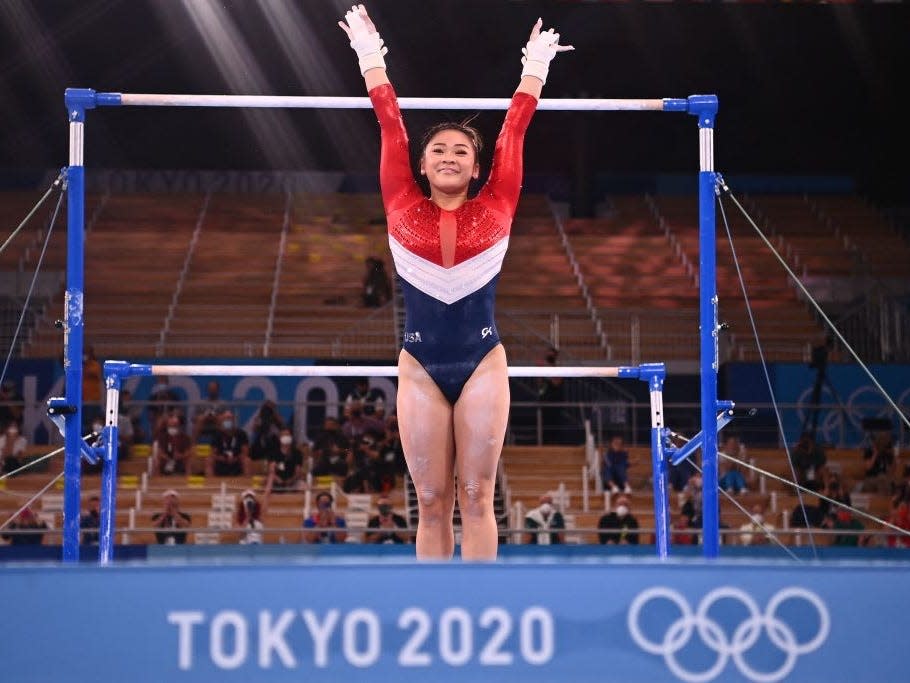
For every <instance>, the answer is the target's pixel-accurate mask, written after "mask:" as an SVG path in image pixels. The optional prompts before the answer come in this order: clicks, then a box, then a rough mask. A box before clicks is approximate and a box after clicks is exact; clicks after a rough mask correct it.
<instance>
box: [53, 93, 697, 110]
mask: <svg viewBox="0 0 910 683" xmlns="http://www.w3.org/2000/svg"><path fill="white" fill-rule="evenodd" d="M693 97H699V96H693ZM66 101H67V105H68V106H69V107H70V108H71V109H72V108H73V107H81V108H84V109H92V108H94V107H117V106H134V107H223V108H244V107H245V108H266V109H276V108H285V109H372V107H373V105H372V103H371V102H370V98H369V97H334V96H323V95H305V96H282V95H179V94H171V95H168V94H153V93H111V92H95V91H94V90H91V89H88V88H69V89H67V91H66ZM510 102H511V100H510V99H509V98H505V97H499V98H496V97H493V98H489V97H399V98H398V105H399V107H401V108H402V109H444V110H453V109H454V110H467V109H470V110H494V109H495V110H506V109H508V108H509V103H510ZM537 108H538V109H540V110H545V111H688V110H689V103H688V101H687V100H686V99H685V98H682V99H679V98H662V99H660V98H653V99H592V98H582V99H542V100H540V101H539V102H538V103H537Z"/></svg>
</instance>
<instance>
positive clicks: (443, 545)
mask: <svg viewBox="0 0 910 683" xmlns="http://www.w3.org/2000/svg"><path fill="white" fill-rule="evenodd" d="M397 405H398V428H399V430H400V433H401V444H402V447H403V448H404V457H405V460H406V461H407V463H408V471H409V472H410V474H411V479H412V480H413V481H414V488H415V490H416V491H417V508H418V513H419V518H418V521H417V559H418V560H434V559H450V558H451V557H452V554H453V553H454V551H455V535H454V531H453V529H452V513H453V512H454V510H455V479H454V477H455V471H454V462H455V442H454V439H453V435H452V406H451V404H450V403H449V402H448V400H447V399H446V397H445V396H443V395H442V392H441V391H440V390H439V387H438V386H436V383H435V382H434V381H433V380H432V378H431V377H430V376H429V375H428V374H427V371H426V370H424V368H423V366H422V365H421V364H420V363H419V362H418V361H417V360H415V359H414V357H413V356H412V355H411V354H409V353H408V352H407V351H402V352H401V355H400V356H399V357H398V399H397Z"/></svg>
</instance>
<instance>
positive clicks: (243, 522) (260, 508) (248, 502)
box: [236, 489, 269, 545]
mask: <svg viewBox="0 0 910 683" xmlns="http://www.w3.org/2000/svg"><path fill="white" fill-rule="evenodd" d="M268 499H269V497H268V493H266V496H265V501H264V502H263V503H260V502H259V499H258V498H256V492H255V491H253V490H252V489H247V490H246V491H244V492H243V493H241V494H240V500H238V501H237V515H236V517H237V527H238V528H239V529H240V530H241V531H242V534H243V535H242V536H241V537H240V544H241V545H261V544H262V530H263V529H264V528H265V526H264V525H263V523H262V517H263V515H265V509H266V506H267V505H268Z"/></svg>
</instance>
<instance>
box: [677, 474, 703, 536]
mask: <svg viewBox="0 0 910 683" xmlns="http://www.w3.org/2000/svg"><path fill="white" fill-rule="evenodd" d="M702 501H703V499H702V478H701V473H700V472H698V473H696V474H694V475H692V477H691V478H690V479H689V481H688V482H687V483H686V487H685V489H683V504H682V507H681V508H680V512H681V513H682V514H683V515H684V516H685V517H686V523H687V524H688V527H689V528H690V529H700V528H701V527H702V507H703V505H702Z"/></svg>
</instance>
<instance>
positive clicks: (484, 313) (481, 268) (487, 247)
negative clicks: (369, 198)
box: [370, 84, 537, 404]
mask: <svg viewBox="0 0 910 683" xmlns="http://www.w3.org/2000/svg"><path fill="white" fill-rule="evenodd" d="M370 99H371V100H372V102H373V108H374V110H375V111H376V114H377V117H378V118H379V126H380V130H381V133H382V157H381V162H380V170H379V180H380V185H381V188H382V201H383V204H384V205H385V211H386V216H387V218H388V224H389V246H390V247H391V249H392V257H393V259H394V261H395V269H396V270H397V271H398V275H399V277H400V278H401V281H402V288H403V294H404V302H405V332H404V339H403V346H404V348H405V349H406V350H407V351H408V353H410V354H411V355H412V356H414V358H416V359H417V360H418V362H420V364H421V365H422V366H423V367H424V369H425V370H426V371H427V373H429V375H430V377H432V378H433V381H434V382H436V384H437V386H438V387H439V389H440V390H441V391H442V393H443V394H444V395H445V397H446V398H447V399H448V400H449V402H451V403H453V404H454V403H455V401H457V400H458V397H459V396H460V395H461V391H462V389H463V388H464V385H465V383H466V382H467V381H468V379H469V378H470V377H471V375H472V374H473V372H474V369H475V368H476V367H477V365H478V364H479V363H480V361H481V360H483V358H484V356H486V355H487V353H489V351H490V349H492V348H493V347H494V346H496V345H497V344H498V343H499V334H498V333H497V332H496V322H495V320H494V314H493V308H494V300H495V297H496V282H497V280H498V279H499V271H500V269H501V267H502V260H503V258H504V257H505V253H506V248H507V247H508V245H509V230H510V228H511V226H512V218H513V217H514V215H515V209H516V207H517V205H518V196H519V192H520V191H521V175H522V147H523V144H524V134H525V131H526V130H527V127H528V124H529V123H530V121H531V116H532V115H533V114H534V110H535V109H536V107H537V100H536V99H535V98H534V97H533V96H531V95H528V94H526V93H516V94H515V95H514V96H513V98H512V102H511V104H510V106H509V111H508V112H507V113H506V118H505V121H504V122H503V125H502V130H501V131H500V133H499V137H498V138H497V140H496V148H495V150H494V152H493V165H492V167H491V169H490V177H489V179H488V180H487V182H486V183H485V184H484V186H483V187H482V188H481V190H480V192H479V193H478V194H477V196H476V197H475V198H473V199H469V200H467V201H466V202H465V203H464V204H462V205H461V206H460V207H459V208H458V209H456V210H455V211H447V210H445V209H441V208H440V207H439V206H437V205H436V204H434V203H433V202H432V201H430V200H429V199H427V198H426V197H425V196H424V195H423V192H422V191H421V190H420V187H419V186H418V185H417V182H416V181H415V180H414V175H413V173H412V172H411V164H410V158H409V154H408V136H407V132H406V131H405V127H404V122H403V120H402V118H401V111H400V110H399V108H398V101H397V99H396V98H395V91H394V90H393V88H392V86H391V85H388V84H385V85H381V86H377V87H375V88H373V89H372V90H370ZM453 233H454V234H453ZM453 242H454V254H453V253H452V249H451V245H452V243H453Z"/></svg>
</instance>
